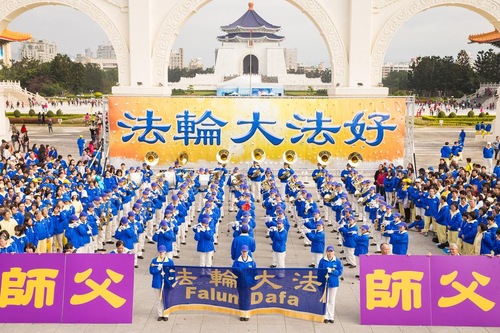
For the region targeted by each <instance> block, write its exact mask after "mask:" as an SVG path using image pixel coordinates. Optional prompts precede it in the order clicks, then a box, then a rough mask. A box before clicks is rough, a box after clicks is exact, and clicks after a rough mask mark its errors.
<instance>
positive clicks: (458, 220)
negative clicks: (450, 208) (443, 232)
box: [448, 210, 462, 231]
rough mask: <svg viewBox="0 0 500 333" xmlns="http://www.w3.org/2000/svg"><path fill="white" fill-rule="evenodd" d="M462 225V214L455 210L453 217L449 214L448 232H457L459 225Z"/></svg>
mask: <svg viewBox="0 0 500 333" xmlns="http://www.w3.org/2000/svg"><path fill="white" fill-rule="evenodd" d="M461 224H462V213H460V211H458V210H457V212H456V213H455V215H452V214H451V212H450V222H449V224H448V227H449V228H448V230H450V231H458V228H460V225H461Z"/></svg>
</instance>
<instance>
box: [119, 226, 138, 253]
mask: <svg viewBox="0 0 500 333" xmlns="http://www.w3.org/2000/svg"><path fill="white" fill-rule="evenodd" d="M132 228H133V227H132V226H130V223H129V224H126V225H120V226H119V227H118V229H116V232H115V238H116V239H119V240H121V241H122V242H123V245H124V246H125V247H126V248H127V249H129V250H133V249H134V243H135V242H137V235H136V234H135V231H134V230H133V229H132Z"/></svg>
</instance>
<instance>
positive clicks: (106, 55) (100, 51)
mask: <svg viewBox="0 0 500 333" xmlns="http://www.w3.org/2000/svg"><path fill="white" fill-rule="evenodd" d="M96 54H97V57H96V58H94V52H92V50H91V49H90V48H86V49H85V53H84V54H81V53H79V54H77V55H76V59H75V62H81V63H82V64H96V65H99V67H101V69H110V68H118V61H117V59H116V53H115V50H114V49H113V46H112V45H108V44H102V45H98V46H97V53H96Z"/></svg>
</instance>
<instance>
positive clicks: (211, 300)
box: [164, 266, 326, 321]
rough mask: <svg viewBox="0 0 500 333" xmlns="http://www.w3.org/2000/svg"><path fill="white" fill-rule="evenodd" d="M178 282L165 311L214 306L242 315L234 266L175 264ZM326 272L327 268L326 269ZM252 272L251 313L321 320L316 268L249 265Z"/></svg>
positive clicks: (208, 308)
mask: <svg viewBox="0 0 500 333" xmlns="http://www.w3.org/2000/svg"><path fill="white" fill-rule="evenodd" d="M175 271H176V282H175V284H174V287H173V288H172V289H171V290H170V291H169V292H168V294H167V293H164V295H166V296H165V297H166V298H168V299H166V300H165V305H166V308H167V307H169V309H168V310H166V312H168V313H171V312H174V311H178V310H212V311H216V312H223V313H231V314H234V315H239V307H238V304H239V300H240V299H239V297H240V294H239V291H238V285H239V284H238V276H237V274H235V272H234V271H233V270H232V269H231V268H227V267H212V268H211V269H210V270H207V269H206V268H200V267H185V266H176V267H175ZM325 272H326V271H325ZM240 276H245V277H246V278H247V279H248V276H253V277H254V278H253V279H250V280H251V281H252V284H251V285H250V286H249V287H248V293H245V295H246V297H249V298H250V313H251V314H271V313H280V314H283V315H285V316H290V317H294V318H300V319H305V320H314V321H322V320H323V313H324V303H322V302H321V301H320V299H321V296H322V295H323V292H324V288H323V286H322V285H321V283H320V282H318V270H314V269H299V268H297V269H292V268H287V269H247V270H246V272H243V273H242V274H240Z"/></svg>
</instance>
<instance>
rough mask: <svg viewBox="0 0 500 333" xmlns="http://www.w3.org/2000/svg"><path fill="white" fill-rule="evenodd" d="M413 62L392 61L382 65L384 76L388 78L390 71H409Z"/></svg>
mask: <svg viewBox="0 0 500 333" xmlns="http://www.w3.org/2000/svg"><path fill="white" fill-rule="evenodd" d="M412 63H413V62H399V63H397V64H393V63H392V62H388V63H385V64H384V65H383V66H382V78H383V79H385V78H387V77H388V76H389V73H390V72H409V71H410V70H411V65H412Z"/></svg>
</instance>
